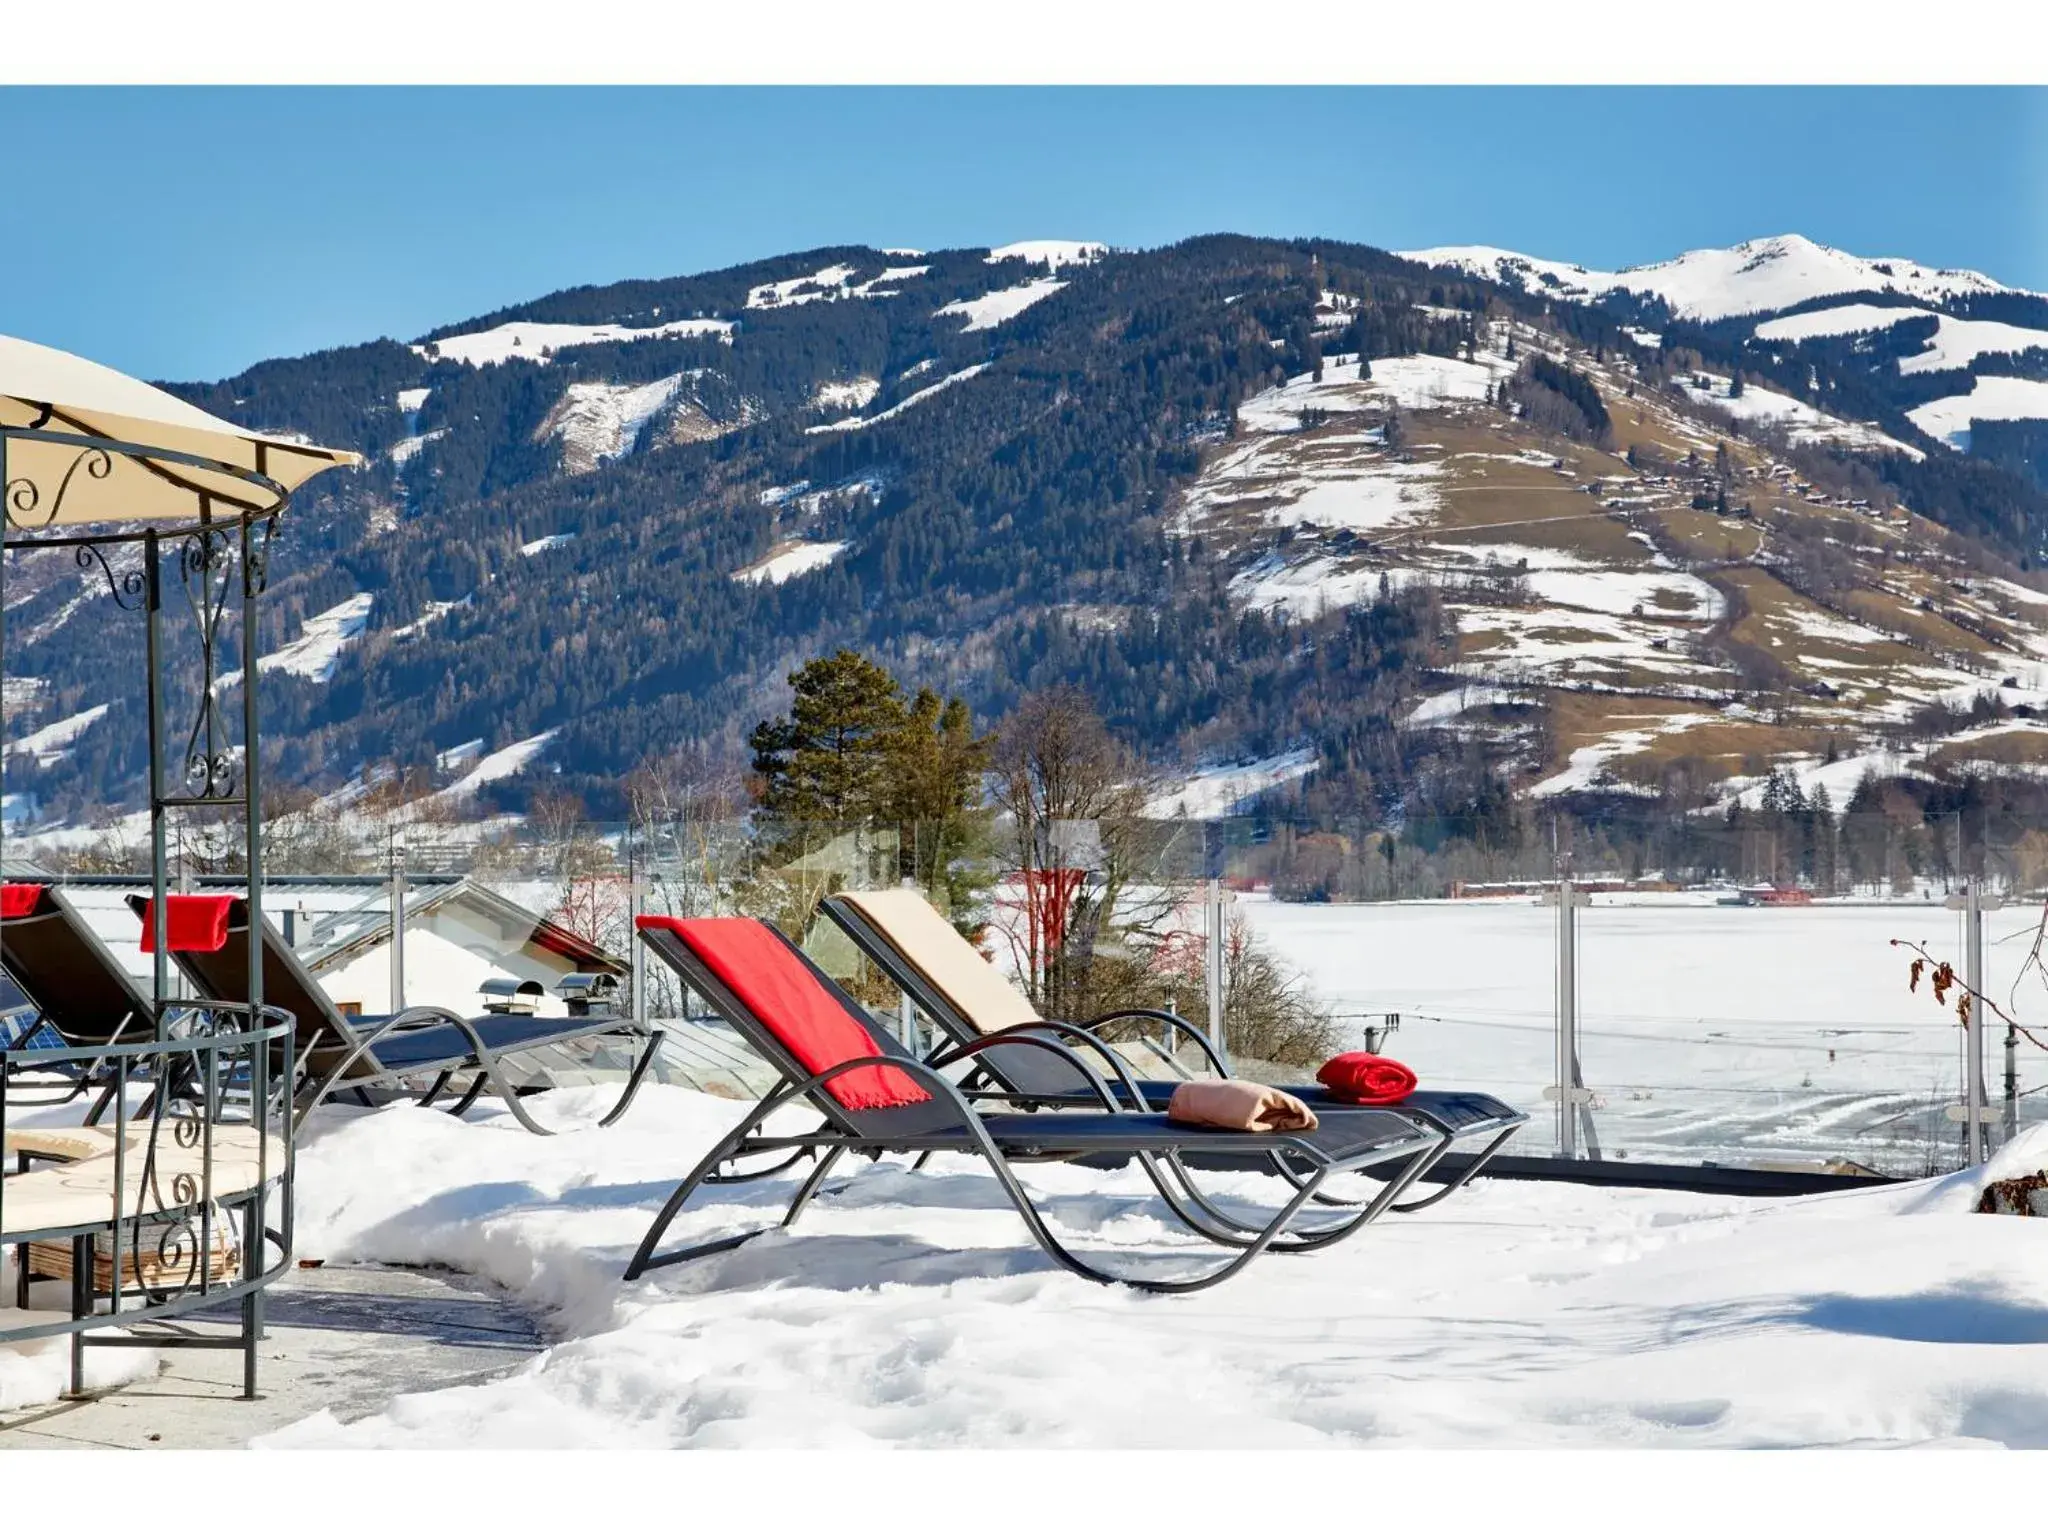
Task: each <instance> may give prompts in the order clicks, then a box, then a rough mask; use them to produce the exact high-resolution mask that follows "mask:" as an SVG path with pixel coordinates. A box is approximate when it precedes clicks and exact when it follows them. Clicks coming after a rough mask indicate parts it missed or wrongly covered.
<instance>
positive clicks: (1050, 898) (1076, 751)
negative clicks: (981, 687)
mask: <svg viewBox="0 0 2048 1536" xmlns="http://www.w3.org/2000/svg"><path fill="white" fill-rule="evenodd" d="M991 766H992V769H993V773H994V800H995V804H996V808H997V810H998V811H999V812H1001V813H1004V814H1005V815H1006V817H1007V820H1008V822H1009V827H1008V836H1009V842H1010V853H1011V856H1012V858H1013V859H1014V861H1015V866H1016V869H1017V874H1018V890H1017V894H1016V895H1015V897H1014V898H1012V900H1011V902H1010V905H1011V907H1012V909H1013V910H1012V911H1011V913H1009V914H1007V915H1008V916H1010V917H1011V918H1013V919H1014V920H1013V921H1009V922H1007V923H1005V924H1003V925H1002V927H1003V932H1004V936H1005V937H1006V938H1007V940H1008V942H1009V943H1010V945H1011V947H1012V951H1013V955H1014V958H1015V960H1016V962H1017V968H1018V971H1019V972H1020V974H1021V975H1022V977H1023V979H1024V983H1025V986H1026V988H1027V990H1028V991H1030V993H1031V994H1032V998H1033V1000H1034V1001H1035V1002H1036V1003H1037V1004H1038V1006H1039V1008H1040V1009H1041V1010H1042V1011H1044V1012H1045V1013H1046V1014H1047V1015H1048V1016H1049V1017H1053V1018H1063V1017H1075V1016H1077V1015H1087V1014H1090V1013H1092V1012H1094V1011H1096V1006H1097V1005H1098V1004H1099V1003H1100V1002H1101V1001H1102V999H1103V998H1104V997H1105V996H1106V995H1108V994H1109V993H1110V992H1113V991H1115V992H1120V991H1123V990H1126V984H1127V983H1128V982H1129V981H1130V980H1131V979H1132V978H1131V977H1130V976H1127V975H1122V974H1121V973H1123V972H1125V971H1127V970H1128V969H1129V967H1127V966H1125V965H1123V964H1120V963H1115V962H1118V961H1120V960H1123V959H1129V958H1133V957H1131V956H1130V955H1129V951H1128V942H1129V941H1130V940H1131V938H1132V937H1133V936H1134V933H1135V932H1136V931H1139V930H1143V929H1146V928H1148V927H1150V926H1153V925H1156V924H1157V923H1158V922H1159V921H1160V920H1162V919H1163V918H1164V917H1165V915H1166V913H1167V912H1168V911H1169V910H1170V909H1171V907H1172V905H1173V903H1172V899H1171V896H1170V895H1168V894H1166V893H1164V892H1162V893H1161V894H1160V895H1159V896H1158V897H1157V898H1156V899H1155V900H1153V901H1152V902H1151V903H1150V906H1152V907H1156V908H1157V909H1158V910H1157V911H1150V910H1147V911H1143V912H1139V911H1130V910H1123V909H1124V908H1125V907H1126V906H1127V905H1141V906H1142V905H1145V904H1142V903H1139V904H1131V903H1127V902H1126V897H1127V896H1128V894H1129V888H1130V885H1131V883H1132V879H1133V876H1134V875H1135V874H1137V873H1139V872H1140V871H1141V870H1142V869H1144V868H1145V866H1146V860H1145V854H1146V852H1147V851H1148V849H1149V847H1151V846H1152V845H1153V844H1154V843H1155V842H1156V839H1153V838H1151V837H1149V836H1148V835H1147V831H1146V829H1145V827H1144V824H1143V820H1142V817H1143V812H1144V807H1145V802H1146V800H1147V798H1148V797H1149V795H1150V793H1151V791H1152V790H1153V788H1154V787H1155V785H1154V782H1153V780H1152V776H1151V775H1150V774H1149V773H1148V771H1147V770H1146V768H1145V767H1144V765H1143V764H1142V763H1141V762H1140V761H1139V760H1138V758H1137V757H1136V755H1135V754H1133V753H1132V752H1131V750H1130V748H1128V747H1127V746H1125V745H1124V743H1123V742H1121V741H1119V740H1118V739H1117V738H1116V737H1115V736H1113V735H1112V734H1111V733H1110V730H1109V727H1108V726H1107V725H1105V724H1104V723H1103V720H1102V717H1101V715H1100V714H1098V713H1097V712H1096V709H1095V705H1094V703H1093V701H1092V700H1090V699H1089V697H1088V696H1087V695H1086V694H1085V693H1083V692H1082V691H1081V690H1080V689H1078V688H1074V687H1072V686H1069V685H1061V686H1059V687H1054V688H1049V689H1046V690H1044V691H1042V692H1039V693H1034V694H1030V695H1028V696H1027V697H1026V698H1025V699H1024V700H1023V702H1022V703H1020V704H1019V705H1018V706H1017V708H1016V710H1015V712H1014V713H1012V714H1011V715H1010V717H1009V718H1008V719H1007V720H1005V721H1004V722H1003V724H1002V725H1001V726H1000V727H999V728H998V730H997V732H996V740H995V750H994V753H993V755H992V758H991ZM1084 828H1085V829H1086V830H1084ZM1084 841H1085V842H1086V843H1087V844H1088V845H1089V846H1087V847H1086V848H1085V850H1084V849H1083V848H1082V847H1081V844H1082V843H1083V842H1084ZM1090 865H1092V866H1093V868H1094V869H1095V870H1096V872H1097V873H1098V874H1099V876H1100V878H1099V880H1098V881H1097V882H1096V883H1094V884H1092V885H1091V884H1090V883H1089V882H1088V881H1087V879H1086V875H1087V872H1088V866H1090ZM1120 941H1121V942H1120ZM1119 950H1123V951H1124V953H1123V954H1121V955H1120V954H1119V953H1118V951H1119ZM1105 951H1106V952H1105ZM1141 969H1142V967H1141ZM1113 978H1114V979H1113Z"/></svg>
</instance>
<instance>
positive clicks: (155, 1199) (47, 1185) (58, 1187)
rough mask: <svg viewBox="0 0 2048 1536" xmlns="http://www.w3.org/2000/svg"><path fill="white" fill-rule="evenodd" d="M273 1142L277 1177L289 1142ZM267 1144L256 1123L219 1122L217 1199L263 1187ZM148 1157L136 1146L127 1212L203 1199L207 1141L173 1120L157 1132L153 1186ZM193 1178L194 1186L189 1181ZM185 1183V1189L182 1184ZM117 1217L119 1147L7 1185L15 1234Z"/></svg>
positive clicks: (5, 1205) (4, 1198) (1, 1213)
mask: <svg viewBox="0 0 2048 1536" xmlns="http://www.w3.org/2000/svg"><path fill="white" fill-rule="evenodd" d="M264 1139H265V1140H266V1141H268V1143H269V1147H268V1161H267V1165H266V1169H265V1171H266V1172H267V1174H268V1176H269V1177H271V1178H276V1177H277V1176H278V1175H279V1174H280V1173H282V1172H283V1171H284V1142H283V1141H282V1140H280V1139H279V1138H278V1137H276V1136H271V1137H267V1138H264ZM258 1152H259V1143H258V1140H257V1132H256V1128H255V1127H254V1126H249V1125H217V1126H215V1127H214V1130H213V1185H212V1188H211V1190H210V1191H205V1192H210V1193H211V1194H212V1196H213V1198H214V1199H215V1200H216V1201H220V1200H225V1199H228V1198H230V1197H232V1196H235V1195H239V1194H243V1193H246V1192H247V1191H249V1190H251V1189H254V1188H255V1187H256V1178H257V1160H258ZM147 1162H148V1159H147V1158H146V1157H145V1156H143V1155H142V1153H141V1152H140V1151H139V1150H131V1151H130V1152H129V1154H128V1156H127V1159H126V1163H125V1166H124V1167H123V1168H122V1180H121V1182H122V1184H123V1186H124V1192H123V1198H122V1200H121V1215H123V1216H124V1217H125V1216H148V1215H151V1214H153V1213H155V1212H157V1211H161V1210H167V1209H182V1208H183V1207H184V1206H186V1205H196V1204H197V1203H198V1201H199V1198H200V1195H201V1193H202V1187H201V1177H202V1175H203V1173H204V1171H205V1147H204V1145H203V1144H201V1145H196V1146H190V1147H181V1146H179V1145H178V1144H177V1143H176V1141H174V1140H173V1139H172V1136H171V1130H170V1127H169V1126H166V1127H164V1129H163V1132H162V1133H161V1134H160V1135H159V1136H158V1138H157V1153H156V1165H155V1167H154V1169H152V1170H150V1173H151V1177H150V1178H149V1179H148V1180H147V1182H146V1185H145V1180H144V1177H143V1175H144V1170H145V1165H146V1164H147ZM187 1178H189V1180H190V1184H189V1186H185V1180H186V1179H187ZM181 1186H185V1187H181ZM113 1216H114V1154H113V1152H112V1150H111V1149H110V1150H108V1151H105V1152H101V1153H98V1154H96V1155H94V1156H92V1157H87V1158H82V1159H80V1160H79V1161H78V1162H75V1163H65V1164H63V1165H62V1166H60V1167H55V1168H45V1169H42V1170H40V1171H39V1172H36V1173H23V1174H17V1175H16V1176H15V1177H13V1178H11V1179H9V1180H7V1183H6V1186H5V1189H4V1191H0V1223H4V1224H5V1227H6V1230H7V1231H8V1232H40V1231H45V1230H49V1229H52V1228H65V1227H89V1226H92V1225H95V1224H96V1223H101V1222H107V1221H111V1220H112V1219H113Z"/></svg>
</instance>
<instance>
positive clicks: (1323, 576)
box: [1230, 551, 1392, 619]
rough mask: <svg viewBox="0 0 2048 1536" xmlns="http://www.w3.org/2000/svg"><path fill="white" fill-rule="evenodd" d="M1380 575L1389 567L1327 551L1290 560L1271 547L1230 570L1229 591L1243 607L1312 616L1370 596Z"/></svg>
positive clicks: (1368, 599) (1369, 599)
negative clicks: (1346, 561)
mask: <svg viewBox="0 0 2048 1536" xmlns="http://www.w3.org/2000/svg"><path fill="white" fill-rule="evenodd" d="M1382 577H1386V578H1387V579H1388V580H1389V582H1390V583H1391V582H1392V573H1390V572H1388V571H1385V570H1383V569H1380V568H1378V567H1374V566H1347V565H1345V564H1343V563H1342V562H1340V561H1338V560H1336V559H1333V558H1332V557H1330V556H1328V555H1311V556H1310V557H1309V558H1308V559H1306V560H1302V561H1298V562H1295V563H1293V564H1289V563H1288V560H1287V557H1286V556H1284V555H1282V554H1280V553H1278V552H1277V551H1276V552H1274V553H1272V554H1268V555H1263V556H1261V557H1260V558H1259V559H1258V560H1256V561H1254V562H1253V563H1252V564H1251V565H1248V566H1246V567H1245V568H1244V569H1243V570H1242V571H1239V572H1238V573H1237V574H1236V575H1235V576H1233V577H1232V578H1231V579H1230V595H1231V596H1232V597H1233V598H1235V599H1237V601H1239V602H1240V603H1243V604H1244V605H1245V606H1246V607H1247V608H1258V609H1261V610H1264V611H1267V612H1280V613H1285V614H1286V615H1287V616H1288V617H1290V618H1295V619H1313V618H1317V617H1320V616H1321V615H1322V614H1324V613H1327V612H1329V611H1330V610H1331V609H1334V608H1352V607H1356V606H1358V605H1359V604H1362V603H1370V602H1373V601H1374V600H1375V599H1376V598H1377V597H1378V596H1379V589H1380V580H1381V578H1382Z"/></svg>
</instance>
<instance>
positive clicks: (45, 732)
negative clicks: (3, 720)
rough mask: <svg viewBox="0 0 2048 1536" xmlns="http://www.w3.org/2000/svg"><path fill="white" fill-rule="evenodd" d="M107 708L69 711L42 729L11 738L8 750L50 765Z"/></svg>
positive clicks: (98, 719) (93, 707)
mask: <svg viewBox="0 0 2048 1536" xmlns="http://www.w3.org/2000/svg"><path fill="white" fill-rule="evenodd" d="M107 708H108V706H106V705H105V704H95V705H93V706H92V708H90V709H81V710H80V711H79V712H78V713H77V714H75V715H66V716H65V717H64V718H63V719H62V720H53V721H51V722H50V723H49V724H48V725H46V726H43V727H42V728H41V729H39V730H33V731H30V732H29V733H28V734H27V735H25V736H20V737H17V738H16V739H15V740H13V741H11V742H9V743H8V744H7V750H8V751H9V752H10V753H14V752H26V753H28V754H29V755H30V756H32V757H34V758H35V760H36V763H37V765H38V766H39V767H43V768H47V767H49V766H50V765H51V764H52V763H57V762H61V761H63V759H64V758H65V756H66V755H67V754H68V753H69V752H70V751H71V746H72V743H74V742H76V741H77V740H78V738H79V737H81V736H83V735H84V734H85V733H86V732H87V731H88V730H90V729H91V728H92V727H93V726H95V725H97V724H98V723H99V722H100V720H101V718H102V717H103V716H104V715H105V714H106V712H107Z"/></svg>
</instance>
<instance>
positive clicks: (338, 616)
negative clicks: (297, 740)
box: [222, 592, 377, 684]
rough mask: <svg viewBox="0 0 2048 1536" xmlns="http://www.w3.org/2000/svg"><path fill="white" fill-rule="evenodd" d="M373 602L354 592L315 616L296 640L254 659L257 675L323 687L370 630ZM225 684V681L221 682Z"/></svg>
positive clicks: (367, 594) (303, 627)
mask: <svg viewBox="0 0 2048 1536" xmlns="http://www.w3.org/2000/svg"><path fill="white" fill-rule="evenodd" d="M376 601H377V600H376V598H374V597H373V596H371V595H370V594H369V593H368V592H358V593H357V594H356V595H355V596H354V597H352V598H350V599H348V601H346V602H342V603H336V604H335V605H334V606H333V607H332V608H329V609H327V610H326V611H325V612H324V613H316V614H314V615H313V617H311V618H310V619H308V620H306V622H305V624H304V625H303V626H301V628H300V630H299V638H298V639H296V640H294V641H293V642H292V643H291V644H290V645H287V646H285V647H283V648H282V649H281V650H275V651H272V652H271V653H270V654H269V655H268V656H262V657H259V658H257V661H256V670H257V671H258V672H289V673H291V674H292V676H294V677H303V678H305V679H306V680H307V681H308V682H313V683H324V682H326V681H327V680H328V679H329V678H330V677H332V676H334V669H335V668H336V667H338V666H340V665H341V653H342V652H343V651H345V650H347V649H348V647H349V643H350V642H351V641H353V640H355V639H356V638H357V637H358V636H359V635H361V634H362V632H363V631H364V630H365V629H368V628H369V627H370V609H371V608H372V607H373V606H375V604H376ZM222 681H223V684H225V683H226V682H227V681H228V679H223V680H222Z"/></svg>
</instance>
